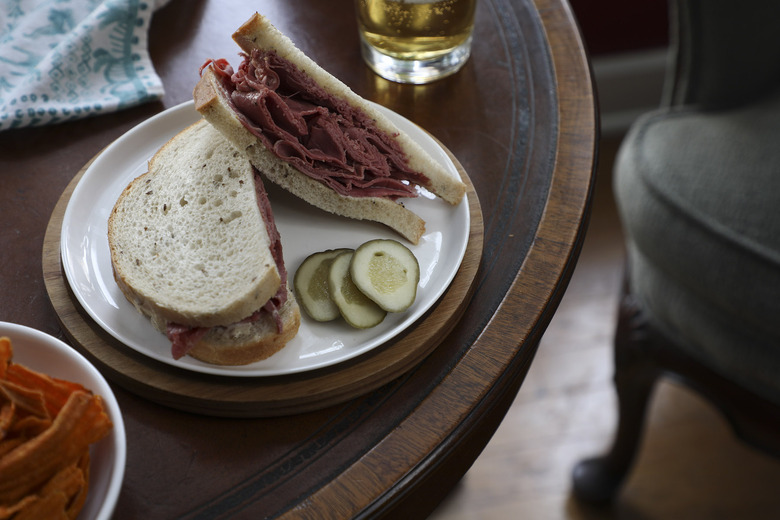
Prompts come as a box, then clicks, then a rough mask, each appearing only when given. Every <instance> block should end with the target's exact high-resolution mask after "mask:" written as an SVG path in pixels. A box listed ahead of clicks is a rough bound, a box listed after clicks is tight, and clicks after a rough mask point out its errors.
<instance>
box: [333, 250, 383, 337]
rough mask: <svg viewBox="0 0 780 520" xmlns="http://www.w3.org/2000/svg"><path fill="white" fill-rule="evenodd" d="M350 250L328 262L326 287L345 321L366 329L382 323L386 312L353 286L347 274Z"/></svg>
mask: <svg viewBox="0 0 780 520" xmlns="http://www.w3.org/2000/svg"><path fill="white" fill-rule="evenodd" d="M352 255H353V253H352V252H351V251H349V252H346V253H341V254H340V255H338V256H337V257H336V258H334V259H333V261H332V262H331V264H330V272H329V273H328V288H329V289H330V297H331V298H332V299H333V302H334V303H335V304H336V306H337V307H338V309H339V312H340V313H341V315H342V316H343V317H344V320H346V322H347V323H349V324H350V325H352V326H353V327H355V328H358V329H367V328H370V327H374V326H376V325H379V324H380V323H382V320H384V319H385V316H386V315H387V312H386V311H385V310H383V309H382V308H381V307H379V306H378V305H377V304H376V303H374V302H373V301H371V300H370V299H369V298H367V297H366V295H365V294H363V293H362V292H360V290H359V289H358V288H357V287H355V284H354V283H352V278H351V277H350V275H349V264H350V262H351V260H352Z"/></svg>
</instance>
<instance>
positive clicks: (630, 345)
mask: <svg viewBox="0 0 780 520" xmlns="http://www.w3.org/2000/svg"><path fill="white" fill-rule="evenodd" d="M649 341H651V340H650V339H649V335H648V334H647V325H646V322H645V320H644V318H643V315H642V313H641V310H640V309H639V308H638V306H637V305H636V303H635V301H634V300H633V298H632V297H631V295H630V294H628V293H627V292H626V290H625V289H624V292H623V297H622V298H621V301H620V306H619V312H618V325H617V330H616V333H615V345H614V348H615V379H614V381H615V388H616V391H617V397H618V427H617V432H616V434H615V439H614V441H613V444H612V447H611V448H610V450H609V452H608V453H606V454H605V455H603V456H600V457H596V458H591V459H587V460H583V461H581V462H580V463H578V464H577V465H576V466H575V467H574V471H573V475H572V477H573V486H574V487H573V492H574V496H575V497H576V498H578V499H579V500H582V501H583V502H587V503H591V504H596V505H603V504H607V503H609V502H610V501H612V499H613V498H614V497H615V495H616V494H617V492H618V491H619V489H620V486H621V485H622V483H623V481H624V480H625V478H626V476H627V474H628V472H629V470H630V469H631V466H632V464H633V462H634V459H635V456H636V453H637V450H638V448H639V444H640V441H641V438H642V431H643V429H644V422H645V414H646V411H647V405H648V402H649V399H650V395H651V394H652V391H653V388H654V386H655V382H656V381H657V379H658V377H659V375H660V371H659V369H658V367H657V366H656V364H655V363H654V361H653V359H652V356H651V355H649V354H650V353H649V351H648V346H649V345H648V344H647V343H648V342H649Z"/></svg>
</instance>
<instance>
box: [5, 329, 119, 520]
mask: <svg viewBox="0 0 780 520" xmlns="http://www.w3.org/2000/svg"><path fill="white" fill-rule="evenodd" d="M12 356H13V349H12V347H11V341H10V340H9V339H8V338H5V337H2V338H0V520H4V519H13V520H23V519H26V518H76V516H77V515H78V514H79V511H80V510H81V508H82V506H83V505H84V501H85V500H86V496H87V491H88V489H89V446H90V444H92V443H94V442H97V441H99V440H100V439H102V438H103V437H105V436H106V435H108V433H109V432H110V431H111V428H112V423H111V419H110V418H109V417H108V414H107V413H106V410H105V406H104V405H103V399H102V398H101V397H100V396H99V395H94V394H93V393H92V392H91V391H90V390H88V389H86V388H84V387H83V386H82V385H80V384H78V383H72V382H69V381H64V380H61V379H57V378H54V377H50V376H48V375H46V374H42V373H40V372H36V371H34V370H30V369H29V368H26V367H24V366H22V365H18V364H15V363H13V362H12V361H11V357H12Z"/></svg>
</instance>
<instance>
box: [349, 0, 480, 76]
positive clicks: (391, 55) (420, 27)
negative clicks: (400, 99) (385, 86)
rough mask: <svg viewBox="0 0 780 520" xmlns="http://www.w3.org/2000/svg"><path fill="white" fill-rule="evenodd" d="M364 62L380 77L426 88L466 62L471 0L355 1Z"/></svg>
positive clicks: (471, 26)
mask: <svg viewBox="0 0 780 520" xmlns="http://www.w3.org/2000/svg"><path fill="white" fill-rule="evenodd" d="M355 1H356V5H357V13H358V25H359V27H360V36H361V40H362V46H363V57H364V58H365V59H366V62H367V63H368V64H369V65H370V66H371V67H372V68H373V69H374V70H375V71H376V72H377V73H378V74H380V75H381V76H383V77H386V78H387V79H392V80H395V81H402V82H407V83H426V82H428V81H432V80H434V79H438V78H441V77H444V76H447V75H450V74H452V73H454V72H455V71H457V70H458V69H460V68H461V67H462V66H463V64H464V63H465V62H466V60H467V59H468V57H469V54H470V50H471V33H472V29H473V26H474V10H475V5H476V0H439V1H433V2H432V1H430V0H355Z"/></svg>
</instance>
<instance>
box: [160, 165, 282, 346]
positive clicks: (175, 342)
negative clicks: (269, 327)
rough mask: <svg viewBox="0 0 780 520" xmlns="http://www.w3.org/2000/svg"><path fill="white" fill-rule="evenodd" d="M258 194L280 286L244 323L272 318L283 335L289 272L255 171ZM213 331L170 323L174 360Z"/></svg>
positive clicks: (277, 231) (260, 182) (168, 327)
mask: <svg viewBox="0 0 780 520" xmlns="http://www.w3.org/2000/svg"><path fill="white" fill-rule="evenodd" d="M253 170H254V181H255V194H256V198H257V205H258V207H259V208H260V213H261V214H262V215H263V221H264V222H265V227H266V231H267V232H268V241H269V247H270V249H271V254H272V255H273V258H274V262H276V268H277V270H278V271H279V278H280V279H281V283H280V284H279V289H278V290H277V291H276V294H275V295H274V296H273V297H272V298H271V299H270V300H268V301H267V302H266V303H265V305H263V306H262V307H261V308H260V309H258V310H257V311H255V312H254V313H253V314H252V315H251V316H249V317H247V318H245V319H244V320H242V321H241V323H253V322H255V321H257V320H259V319H261V318H262V317H263V316H266V315H268V316H271V318H272V319H273V320H274V322H275V324H276V331H277V332H278V333H280V334H281V332H282V330H283V328H284V323H283V321H282V316H281V312H280V310H281V308H282V306H283V305H284V304H285V303H286V302H287V269H286V268H285V266H284V255H283V254H282V240H281V236H280V234H279V230H278V229H277V228H276V221H275V220H274V214H273V211H272V210H271V202H270V200H268V193H267V192H266V191H265V186H264V185H263V180H262V179H261V178H260V174H259V173H258V171H257V169H254V168H253ZM212 328H213V327H190V326H187V325H180V324H177V323H168V324H167V327H166V335H167V336H168V339H169V340H170V341H171V354H172V356H173V358H174V359H179V358H181V357H183V356H184V355H186V354H187V352H189V351H190V350H192V348H193V347H194V346H195V345H197V343H198V341H200V340H201V338H203V336H205V335H206V334H208V332H209V331H210V330H211V329H212Z"/></svg>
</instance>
